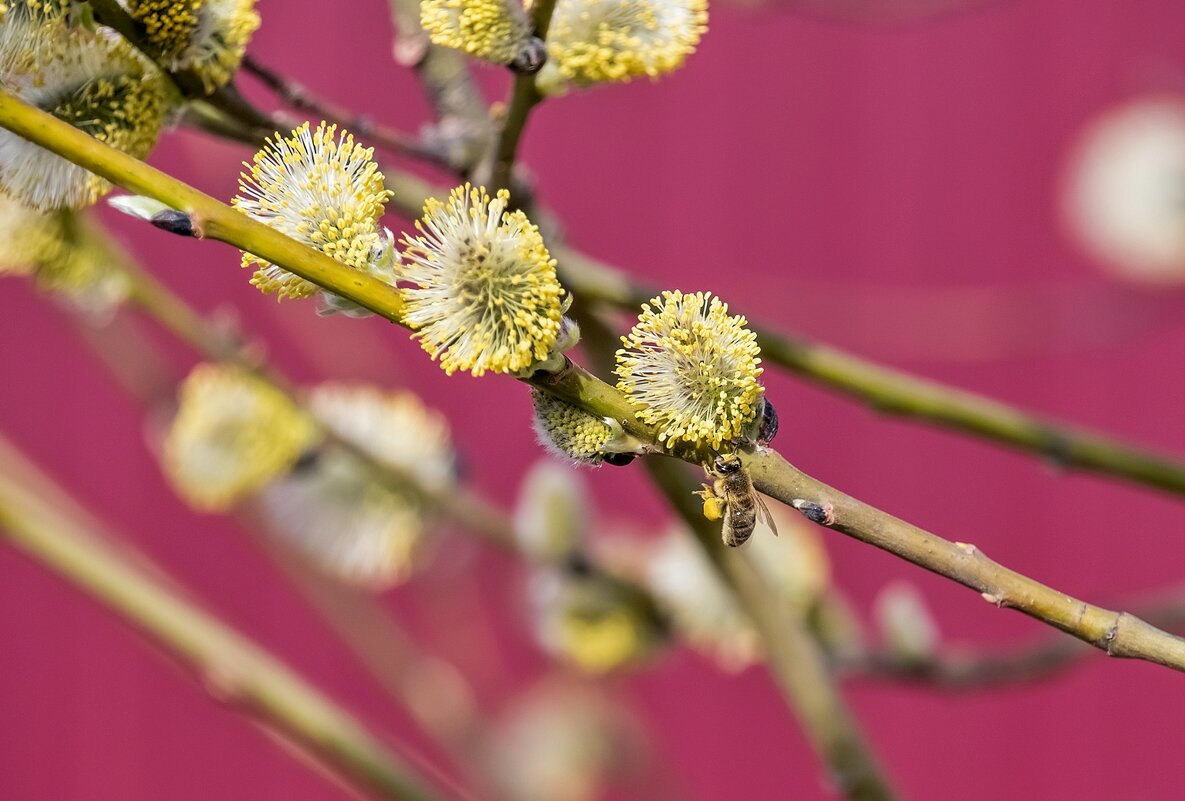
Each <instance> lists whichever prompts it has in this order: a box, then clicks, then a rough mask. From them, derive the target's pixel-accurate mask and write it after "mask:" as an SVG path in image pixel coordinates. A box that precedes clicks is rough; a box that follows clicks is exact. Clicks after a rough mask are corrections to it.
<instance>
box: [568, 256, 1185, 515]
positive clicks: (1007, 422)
mask: <svg viewBox="0 0 1185 801" xmlns="http://www.w3.org/2000/svg"><path fill="white" fill-rule="evenodd" d="M556 256H557V258H558V260H559V269H560V272H561V277H562V278H563V280H564V283H565V284H566V285H567V286H569V287H570V288H571V289H572V290H573V292H574V293H575V294H576V295H577V297H580V298H582V299H584V300H593V301H599V302H603V303H607V304H610V305H613V306H617V307H619V308H622V309H629V310H637V308H638V306H640V305H641V304H642V303H644V302H645V301H647V300H649V299H650V298H652V297H654V296H655V295H656V294H657V292H655V291H654V289H653V288H650V287H646V286H643V285H641V284H639V283H637V282H635V281H633V280H632V279H631V278H630V277H628V276H627V275H625V274H623V273H621V272H620V271H618V270H615V269H614V268H612V267H609V266H608V265H605V264H602V263H600V262H598V261H596V260H594V259H590V258H588V257H587V256H584V255H582V254H579V253H576V252H574V251H571V250H569V249H566V248H564V249H559V250H557V253H556ZM753 330H754V331H755V332H756V333H757V339H758V342H759V343H760V345H761V355H762V358H763V359H765V360H767V361H769V362H771V363H773V364H777V365H779V366H781V367H784V368H786V369H787V370H789V371H790V372H792V373H795V374H796V375H799V376H801V377H803V378H805V379H807V380H809V381H812V382H814V383H815V384H818V385H820V386H822V387H824V388H826V389H829V390H833V391H836V392H839V393H841V394H844V395H847V396H849V397H851V398H854V399H855V400H857V401H860V402H862V403H865V404H868V405H869V406H871V407H872V408H874V409H875V410H877V411H878V412H882V413H884V414H891V415H897V416H900V417H903V418H905V419H908V420H916V421H919V422H924V423H928V424H931V425H934V426H937V427H939V428H946V429H949V430H953V431H957V432H959V433H962V434H969V435H971V436H975V437H979V438H981V439H986V440H989V441H991V442H997V443H1000V444H1003V445H1009V446H1011V447H1013V448H1016V449H1018V450H1021V451H1027V452H1029V453H1034V454H1038V455H1040V456H1042V457H1043V458H1045V459H1048V460H1049V461H1051V462H1053V463H1054V464H1057V465H1058V466H1061V467H1065V468H1077V469H1080V470H1085V471H1089V472H1093V473H1097V474H1100V475H1104V476H1111V477H1115V478H1121V479H1124V480H1126V481H1130V482H1133V483H1135V484H1142V485H1144V486H1149V487H1155V488H1157V489H1161V490H1167V491H1169V492H1173V493H1176V494H1181V495H1185V461H1182V460H1180V459H1175V458H1173V457H1170V456H1165V455H1162V454H1157V453H1154V452H1152V451H1150V450H1148V449H1146V448H1141V447H1138V446H1135V445H1131V444H1129V443H1125V442H1123V441H1121V440H1118V439H1114V438H1111V437H1107V436H1104V435H1102V434H1098V433H1095V432H1092V431H1088V430H1086V429H1082V428H1075V427H1071V426H1067V425H1064V424H1062V423H1057V422H1053V421H1050V420H1046V419H1043V418H1041V417H1039V416H1037V415H1033V414H1030V413H1028V412H1026V411H1023V410H1021V409H1017V408H1015V407H1013V406H1009V405H1007V404H1005V403H1001V402H999V401H996V400H992V399H990V398H986V397H984V396H982V395H977V394H975V393H972V392H966V391H963V390H960V389H955V388H953V387H948V386H945V385H943V384H940V383H938V382H936V381H929V380H927V379H924V378H918V377H916V376H911V375H909V374H907V373H904V372H901V371H898V370H893V369H891V368H888V367H883V366H881V365H878V364H875V363H874V362H870V361H868V360H865V359H861V358H859V357H857V356H854V355H852V354H849V353H845V352H844V351H841V350H839V349H837V348H832V347H828V346H826V345H820V344H816V343H813V342H808V341H806V340H803V339H799V338H795V337H790V336H786V335H783V334H778V333H774V332H772V331H770V330H769V329H764V328H761V327H757V326H755V327H754V329H753Z"/></svg>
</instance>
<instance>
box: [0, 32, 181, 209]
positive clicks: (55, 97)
mask: <svg viewBox="0 0 1185 801" xmlns="http://www.w3.org/2000/svg"><path fill="white" fill-rule="evenodd" d="M108 34H110V32H109V31H107V32H103V31H99V32H96V33H91V32H89V31H86V30H85V29H81V28H78V29H68V28H67V27H66V26H65V24H64V22H62V20H61V19H58V20H57V21H56V22H47V21H46V20H45V19H44V18H42V17H39V16H36V15H33V14H31V13H20V14H18V13H16V11H15V10H12V11H10V13H9V14H8V16H7V17H6V19H5V21H4V24H3V25H2V26H0V85H3V87H4V88H5V89H6V90H7V91H9V92H11V93H12V94H14V95H16V96H17V97H18V98H20V99H21V100H23V101H24V102H26V103H29V104H30V105H33V106H36V107H38V108H40V109H41V110H43V111H46V112H49V113H50V114H53V115H54V116H56V117H58V118H59V119H61V120H63V121H65V122H68V123H70V124H71V125H74V126H76V127H78V128H80V129H82V130H84V131H86V132H87V133H88V134H90V135H91V136H94V137H95V138H96V139H99V140H100V141H102V142H105V143H107V144H108V145H111V146H112V147H114V148H116V149H118V150H122V151H124V152H125V153H129V154H130V155H133V156H136V157H137V158H141V157H143V156H145V155H147V154H148V152H149V151H150V150H151V149H152V146H153V145H154V144H155V143H156V139H157V135H158V134H159V132H160V129H161V125H162V123H163V120H164V115H165V111H166V108H167V100H166V96H165V91H164V82H163V78H162V77H161V76H160V73H159V72H158V71H157V70H156V69H155V68H154V67H152V66H151V65H149V64H147V63H146V62H145V61H144V60H143V58H141V57H140V56H139V55H138V54H137V53H136V52H135V51H134V50H133V49H132V47H131V46H130V45H129V44H127V42H125V41H123V40H122V39H119V38H118V37H116V36H114V35H108ZM0 189H3V190H4V191H5V192H7V193H8V194H10V195H12V196H13V197H16V198H18V199H19V200H21V201H22V202H24V203H26V204H27V205H30V206H33V207H34V208H37V209H41V210H49V209H59V208H81V207H83V206H87V205H90V204H91V203H94V202H95V201H96V200H97V199H98V198H99V197H101V196H102V195H103V194H105V193H106V192H107V191H108V189H110V184H108V183H107V182H106V181H105V180H103V179H101V178H99V177H98V176H97V175H95V174H94V173H91V172H89V171H87V170H85V169H83V168H82V167H79V166H77V165H75V164H72V163H71V162H69V161H66V160H65V159H63V158H61V157H60V156H57V155H55V154H53V153H51V152H50V151H48V150H45V149H43V148H40V147H38V146H36V145H33V144H31V143H29V142H28V141H26V140H24V139H22V138H20V137H18V136H16V135H14V134H12V133H11V132H8V131H0Z"/></svg>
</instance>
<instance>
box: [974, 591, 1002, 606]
mask: <svg viewBox="0 0 1185 801" xmlns="http://www.w3.org/2000/svg"><path fill="white" fill-rule="evenodd" d="M979 596H980V597H981V598H983V600H985V601H987V602H988V603H989V604H992V605H993V606H996V607H1003V606H1004V596H1003V595H997V594H996V593H992V592H981V593H980V594H979Z"/></svg>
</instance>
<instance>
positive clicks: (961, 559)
mask: <svg viewBox="0 0 1185 801" xmlns="http://www.w3.org/2000/svg"><path fill="white" fill-rule="evenodd" d="M0 126H2V127H5V128H7V129H9V130H11V131H13V132H14V133H16V134H18V135H19V136H22V137H24V138H26V139H28V140H30V141H32V142H34V143H35V144H37V145H40V146H41V147H44V148H46V149H48V150H51V151H53V152H55V153H57V154H59V155H63V156H65V157H67V158H69V159H70V161H72V162H74V163H76V164H78V165H80V166H82V167H85V168H86V169H89V170H91V171H92V172H95V173H98V174H99V175H101V176H103V177H104V178H107V179H108V180H110V181H112V182H113V183H116V184H118V185H120V186H123V187H125V188H127V189H129V190H131V191H133V192H137V193H139V194H144V195H148V196H149V197H153V198H156V199H157V200H159V201H161V202H162V203H166V204H168V205H169V206H172V207H173V208H175V209H179V210H182V211H184V212H186V213H188V214H189V215H190V218H191V222H192V223H193V229H194V231H195V232H196V233H197V234H198V235H200V236H206V237H209V238H212V239H219V240H222V241H226V242H229V243H231V244H234V245H236V246H237V247H239V248H241V249H243V250H247V251H249V252H251V253H254V254H256V255H258V256H260V257H261V258H263V259H265V260H267V261H269V262H271V263H272V264H275V265H277V266H279V267H282V268H284V269H286V270H289V271H290V272H292V273H295V274H296V275H299V276H300V277H302V278H305V279H307V280H309V281H312V282H313V283H315V284H317V285H318V286H321V287H324V288H325V289H328V290H329V291H331V292H334V293H336V294H338V295H341V296H343V297H346V298H348V299H350V300H352V301H354V302H355V303H357V304H358V305H360V306H362V307H363V308H366V309H369V310H370V311H373V312H375V313H376V314H379V315H381V316H383V317H384V318H386V319H388V320H390V321H392V322H399V321H400V318H401V312H402V305H403V304H402V300H401V298H400V295H399V291H398V290H397V289H396V288H395V287H393V286H390V285H388V284H385V283H383V282H381V281H378V280H377V279H374V278H371V277H370V276H367V275H364V274H363V273H360V272H358V271H356V270H351V269H349V268H346V267H343V266H342V265H340V264H338V263H337V262H335V261H334V260H333V259H331V258H329V257H328V256H326V255H324V254H323V253H320V252H319V251H316V250H313V249H311V248H308V247H306V246H304V245H302V244H300V243H299V242H296V241H295V240H292V239H289V238H288V237H286V236H284V235H283V234H281V233H279V232H278V231H275V230H273V229H271V228H268V227H267V226H265V225H263V224H261V223H257V222H255V221H253V220H251V219H249V218H248V217H247V216H246V215H244V214H241V213H239V212H238V211H236V210H235V209H232V208H231V207H229V206H227V205H225V204H223V203H220V202H219V201H217V200H215V199H214V198H212V197H210V196H208V195H205V194H203V193H201V192H198V191H197V190H195V189H193V188H192V187H190V186H188V185H186V184H184V183H182V182H181V181H178V180H177V179H175V178H172V177H170V176H168V175H166V174H165V173H162V172H160V171H159V170H156V169H154V168H152V167H150V166H148V165H146V164H144V163H143V162H141V161H138V160H137V159H134V158H132V157H131V156H128V155H127V154H125V153H121V152H119V151H118V150H114V149H113V148H111V147H109V146H107V145H105V144H103V143H102V142H99V141H97V140H95V139H93V138H91V137H90V136H89V135H87V134H86V133H84V132H83V131H80V130H78V129H77V128H74V127H73V126H71V125H69V124H67V123H65V122H62V121H61V120H58V119H56V118H54V117H53V116H52V115H49V114H46V113H45V112H43V111H40V110H38V109H35V108H33V107H31V106H28V105H26V104H24V103H22V102H20V101H19V100H16V99H15V98H13V97H12V96H11V95H9V94H8V93H6V92H3V91H0ZM524 380H526V381H527V382H528V383H530V384H532V385H534V386H536V387H538V388H539V389H542V390H543V391H545V392H549V393H551V394H553V395H555V396H556V397H559V398H560V399H562V400H566V401H568V402H569V403H573V404H575V405H576V406H577V407H578V408H581V409H583V410H585V411H587V412H589V413H591V414H594V415H596V416H599V417H611V418H613V419H615V420H617V421H618V422H619V423H620V424H621V425H622V427H623V429H624V430H625V431H626V432H627V433H629V434H632V435H634V436H635V437H637V438H639V439H640V440H642V441H644V442H647V443H650V444H651V445H652V447H654V448H655V450H656V451H657V450H661V449H660V447H659V445H658V443H659V439H658V437H657V432H656V431H655V430H654V428H653V426H649V425H646V424H644V423H642V422H641V421H640V420H638V418H637V417H636V415H635V412H634V405H633V404H632V402H631V401H630V400H629V399H628V398H627V397H626V396H625V395H624V394H623V393H622V392H620V391H619V390H618V389H617V388H616V387H613V386H610V385H609V384H607V383H605V382H604V381H602V380H600V379H599V378H597V377H596V376H594V375H592V374H591V373H589V372H588V371H587V370H584V369H583V368H581V367H579V366H577V365H575V364H573V363H572V362H571V361H570V360H567V359H565V360H564V366H563V367H562V368H561V369H559V370H558V371H557V372H555V373H548V372H546V371H542V370H540V371H537V372H536V373H535V374H534V375H532V376H531V377H529V378H528V379H524ZM674 455H677V456H679V457H680V458H682V459H684V460H686V461H689V462H692V463H693V464H705V463H707V462H708V461H709V459H710V455H711V454H710V453H709V452H708V451H707V450H706V449H704V448H698V449H679V450H678V451H677V452H675V453H674ZM745 461H746V464H747V466H748V467H749V469H750V470H751V471H752V473H753V478H754V481H755V484H756V486H757V488H758V489H759V490H760V491H762V492H764V493H766V494H767V495H769V496H770V497H772V498H777V499H778V500H781V501H782V502H784V503H787V504H791V505H794V506H795V507H796V508H799V509H800V511H804V512H805V513H807V514H808V516H812V517H814V518H817V519H816V522H825V523H828V524H829V525H831V526H832V527H833V528H836V529H838V530H840V531H843V532H844V533H846V534H849V535H850V536H852V537H854V538H856V539H859V540H861V541H864V542H867V543H869V544H872V545H876V546H877V547H879V548H882V549H884V550H887V551H889V552H891V553H894V554H896V555H898V556H900V557H902V558H904V559H906V560H908V561H910V562H913V563H914V564H917V565H919V566H921V567H924V568H926V569H927V570H932V571H934V572H936V573H939V574H940V575H943V576H946V577H947V578H950V579H952V580H954V581H957V582H959V583H961V584H964V585H966V586H968V587H973V588H975V589H977V590H978V591H979V592H981V593H984V594H985V596H990V597H991V599H992V600H993V602H995V603H997V604H998V605H1000V606H1011V607H1014V608H1016V609H1019V610H1020V611H1023V612H1025V613H1026V614H1029V615H1031V616H1032V617H1035V618H1037V619H1039V620H1042V621H1044V622H1046V623H1048V624H1049V625H1051V626H1054V627H1056V628H1059V629H1062V630H1063V631H1066V632H1068V633H1071V634H1074V635H1075V636H1077V637H1079V638H1081V639H1084V640H1086V641H1087V642H1090V643H1091V644H1092V645H1095V646H1097V647H1099V648H1101V649H1103V650H1105V651H1106V652H1107V653H1109V654H1112V655H1114V656H1127V657H1132V658H1138V659H1144V660H1147V661H1151V662H1155V663H1158V664H1163V665H1166V666H1169V667H1173V668H1175V669H1177V670H1185V640H1181V639H1180V638H1177V637H1174V636H1172V635H1170V634H1167V633H1166V632H1163V631H1160V630H1158V629H1156V628H1154V627H1152V626H1150V625H1148V624H1147V623H1145V622H1143V621H1141V620H1139V619H1138V618H1136V617H1134V616H1132V615H1129V614H1126V613H1122V612H1120V613H1117V612H1110V611H1109V610H1106V609H1102V608H1100V607H1096V606H1091V605H1089V604H1085V603H1083V602H1081V601H1077V600H1075V599H1073V598H1070V597H1069V596H1067V595H1064V594H1062V593H1059V592H1057V591H1056V590H1053V589H1051V588H1049V587H1045V586H1044V585H1041V584H1039V583H1038V582H1036V581H1033V580H1032V579H1030V578H1027V577H1025V576H1022V575H1021V574H1019V573H1016V572H1015V571H1012V570H1009V569H1007V568H1004V567H1002V566H1000V565H998V564H996V563H995V562H992V561H991V560H990V559H987V557H985V556H983V554H982V553H980V552H978V551H977V550H975V549H974V548H971V547H970V546H961V545H958V544H956V543H952V542H948V541H946V540H944V539H942V538H940V537H937V536H935V535H933V534H930V533H929V532H926V531H923V530H921V529H919V528H916V527H914V526H911V525H909V524H908V523H904V522H903V521H900V520H897V519H896V518H894V517H892V516H890V515H888V514H886V513H884V512H881V511H879V510H877V509H874V508H872V507H870V506H868V505H866V504H862V503H860V502H859V501H856V500H854V499H852V498H849V497H848V496H846V495H843V494H842V493H839V492H838V491H836V490H833V489H831V488H830V487H827V486H826V485H825V484H822V483H821V482H818V481H816V480H815V479H813V478H810V477H809V476H807V475H806V474H804V473H802V472H801V471H799V470H797V469H796V468H794V467H793V466H791V465H790V464H789V463H788V462H786V461H785V460H784V459H782V458H781V456H779V455H778V454H777V453H775V452H773V451H761V452H759V453H755V454H751V455H749V456H748V457H747V459H746V460H745Z"/></svg>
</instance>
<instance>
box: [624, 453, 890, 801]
mask: <svg viewBox="0 0 1185 801" xmlns="http://www.w3.org/2000/svg"><path fill="white" fill-rule="evenodd" d="M646 468H647V470H648V471H649V473H650V477H651V479H652V480H653V481H654V483H655V484H656V485H657V486H658V487H659V489H660V490H661V491H662V493H663V495H665V496H666V499H667V501H668V502H669V503H670V504H671V506H672V507H674V508H675V509H676V510H677V511H678V513H679V515H680V516H681V517H682V518H683V520H684V522H685V523H686V524H687V525H688V527H689V528H691V530H692V531H693V532H695V536H696V538H697V539H698V540H699V543H700V545H701V546H703V548H704V551H705V552H706V553H707V555H708V557H709V558H710V559H711V561H712V563H713V565H715V567H716V569H717V570H718V571H719V573H720V575H721V577H722V578H723V579H724V581H725V583H726V584H727V585H728V586H729V588H730V589H731V590H732V592H733V593H734V594H735V595H736V597H737V599H738V600H739V601H740V604H741V606H742V607H743V608H744V610H745V613H746V614H747V615H748V616H749V618H750V619H751V620H752V621H753V625H754V627H756V629H757V631H758V632H759V633H760V635H761V640H762V642H763V643H764V645H765V654H766V662H767V665H768V667H769V670H770V673H771V674H772V675H773V678H774V680H775V681H776V682H777V684H778V687H779V688H780V689H781V691H782V695H783V696H784V697H785V699H786V702H787V704H788V705H789V707H790V709H791V711H792V712H793V713H794V715H795V717H796V718H797V720H798V722H799V724H800V725H801V726H802V729H803V732H804V733H805V734H806V737H807V739H808V740H809V741H810V742H811V745H812V746H813V747H814V749H815V751H816V752H817V753H818V754H819V756H820V758H821V759H822V760H823V761H824V762H825V763H826V765H827V767H828V769H829V771H830V773H831V777H832V778H833V779H834V780H835V782H836V786H837V790H838V792H839V793H840V794H841V795H842V796H843V797H844V798H847V799H852V801H888V800H889V799H892V798H895V797H896V795H895V793H894V792H893V790H892V788H891V787H890V786H889V784H888V782H887V780H886V779H885V777H884V775H883V774H882V771H881V769H880V767H879V766H878V765H877V763H876V758H875V757H874V756H873V753H872V749H871V747H870V746H869V744H868V743H867V741H866V740H865V738H864V734H863V732H862V731H861V730H860V725H859V723H858V722H857V721H856V719H855V717H854V716H853V715H852V713H851V710H850V709H848V706H847V704H846V703H845V702H844V699H843V696H842V695H841V693H840V691H839V688H838V686H837V685H836V682H835V680H834V678H833V677H832V676H831V675H830V673H829V670H828V665H827V663H826V660H825V657H824V654H823V650H822V649H821V648H820V647H819V644H818V642H817V641H816V640H815V639H814V637H813V636H812V635H811V634H810V632H809V631H808V630H807V627H806V623H805V621H804V620H803V619H802V617H801V615H799V614H797V613H795V612H794V610H792V609H790V608H789V607H788V606H787V604H786V603H784V602H782V601H780V600H779V596H778V592H777V589H776V588H773V587H770V586H768V584H766V583H765V581H764V580H763V578H762V577H761V575H760V574H759V573H758V572H757V571H756V570H754V569H753V565H752V564H751V562H750V561H749V558H748V555H747V553H746V552H745V551H742V550H738V549H729V548H726V546H724V545H723V544H722V543H721V541H720V531H719V524H714V523H712V522H710V521H708V520H707V519H706V518H705V517H704V516H703V515H702V514H700V510H699V507H698V504H697V503H696V502H695V496H694V495H693V494H692V492H691V490H692V487H691V486H689V482H688V481H687V478H686V476H685V475H684V474H683V472H682V471H681V470H680V469H679V466H678V464H677V463H675V462H673V461H670V460H668V459H658V458H652V459H647V460H646ZM763 533H764V532H763Z"/></svg>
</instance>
